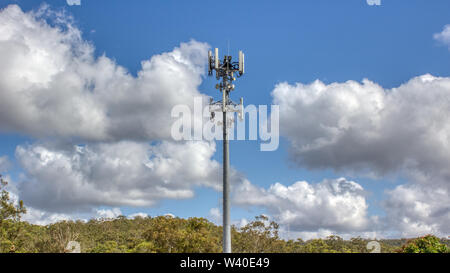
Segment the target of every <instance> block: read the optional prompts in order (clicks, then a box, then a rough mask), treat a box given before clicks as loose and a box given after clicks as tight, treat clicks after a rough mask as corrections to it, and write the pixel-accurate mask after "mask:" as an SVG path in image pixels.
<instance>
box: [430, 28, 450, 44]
mask: <svg viewBox="0 0 450 273" xmlns="http://www.w3.org/2000/svg"><path fill="white" fill-rule="evenodd" d="M433 38H434V39H435V40H437V41H439V42H441V43H442V44H444V45H446V46H448V48H449V49H450V25H445V26H444V29H443V30H442V32H440V33H435V34H434V35H433Z"/></svg>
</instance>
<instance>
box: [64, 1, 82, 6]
mask: <svg viewBox="0 0 450 273" xmlns="http://www.w3.org/2000/svg"><path fill="white" fill-rule="evenodd" d="M66 2H67V5H69V6H81V0H66Z"/></svg>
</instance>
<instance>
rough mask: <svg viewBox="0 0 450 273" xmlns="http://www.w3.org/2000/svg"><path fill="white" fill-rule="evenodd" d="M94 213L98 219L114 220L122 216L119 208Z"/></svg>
mask: <svg viewBox="0 0 450 273" xmlns="http://www.w3.org/2000/svg"><path fill="white" fill-rule="evenodd" d="M96 212H97V218H99V219H114V218H117V217H119V216H121V215H123V214H122V211H121V210H120V208H112V209H97V210H96Z"/></svg>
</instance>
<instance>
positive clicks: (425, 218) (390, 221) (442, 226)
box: [383, 185, 450, 237]
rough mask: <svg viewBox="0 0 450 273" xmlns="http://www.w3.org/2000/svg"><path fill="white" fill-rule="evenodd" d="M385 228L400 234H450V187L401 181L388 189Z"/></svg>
mask: <svg viewBox="0 0 450 273" xmlns="http://www.w3.org/2000/svg"><path fill="white" fill-rule="evenodd" d="M387 194H388V196H389V198H388V199H387V200H386V201H385V202H384V204H383V206H384V208H385V211H386V214H387V217H386V223H385V229H390V230H391V231H392V232H394V233H395V232H397V237H417V236H423V235H426V234H434V235H436V236H440V237H447V236H448V234H450V202H449V196H450V194H449V191H448V189H445V188H438V187H424V186H421V185H400V186H397V187H396V188H395V189H393V190H390V191H388V192H387Z"/></svg>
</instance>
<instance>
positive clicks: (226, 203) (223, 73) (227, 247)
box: [208, 48, 244, 253]
mask: <svg viewBox="0 0 450 273" xmlns="http://www.w3.org/2000/svg"><path fill="white" fill-rule="evenodd" d="M213 70H215V71H216V79H217V80H219V81H220V80H222V81H221V82H220V83H218V84H216V89H219V90H220V92H222V100H221V101H216V102H214V101H213V99H212V98H211V102H210V105H209V111H210V112H211V119H214V115H215V112H222V113H223V120H222V128H223V129H222V130H223V253H231V226H230V200H229V193H230V183H229V177H228V169H229V167H230V156H229V155H230V153H229V148H228V144H229V143H228V134H227V128H228V127H231V123H232V122H233V120H230V121H229V122H228V120H227V112H237V113H238V115H239V118H240V119H242V118H243V108H244V105H243V99H242V98H241V101H240V104H236V103H234V102H233V101H231V99H230V92H231V91H233V90H234V87H235V86H234V84H233V81H235V80H236V77H235V76H237V77H241V76H242V75H244V53H243V52H242V51H239V61H238V62H232V61H231V56H227V55H225V57H224V58H223V61H222V62H221V61H220V59H219V49H218V48H215V49H214V56H213V54H212V52H211V50H210V51H209V52H208V75H209V76H212V74H213Z"/></svg>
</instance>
